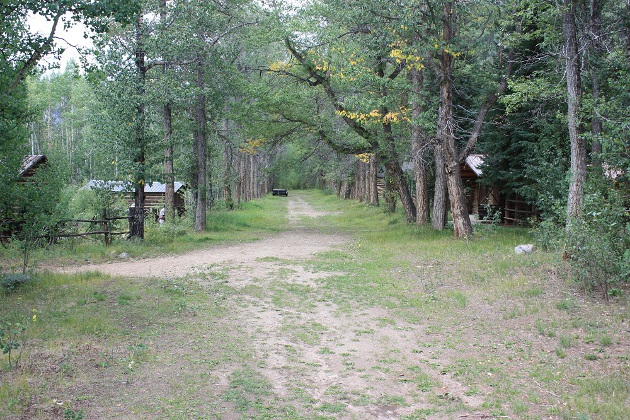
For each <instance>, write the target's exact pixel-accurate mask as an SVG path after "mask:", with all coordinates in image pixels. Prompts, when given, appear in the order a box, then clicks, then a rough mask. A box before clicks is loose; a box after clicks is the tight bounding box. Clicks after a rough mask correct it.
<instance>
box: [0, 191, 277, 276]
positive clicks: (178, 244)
mask: <svg viewBox="0 0 630 420" xmlns="http://www.w3.org/2000/svg"><path fill="white" fill-rule="evenodd" d="M284 205H286V204H285V203H283V202H282V201H278V200H274V199H272V198H271V197H264V198H262V199H260V200H258V201H255V202H248V203H243V204H242V205H241V206H240V208H239V209H238V210H236V211H227V210H216V211H210V212H209V215H208V220H207V229H206V231H204V232H194V231H193V230H192V227H191V226H192V221H191V220H189V219H186V218H184V219H180V220H178V221H176V222H173V223H166V224H164V225H159V224H157V223H153V222H152V221H148V222H147V224H146V225H145V240H144V241H141V242H140V241H128V240H126V239H124V238H121V237H115V238H114V241H113V243H112V245H111V246H109V247H105V246H104V245H103V243H102V238H101V237H98V236H95V237H91V238H92V239H84V240H82V241H81V242H77V240H75V239H64V238H62V239H60V244H59V245H57V246H48V247H45V248H40V249H37V250H35V251H34V253H33V255H32V257H31V260H32V262H33V264H35V265H37V264H45V263H46V262H47V261H50V260H54V261H55V262H56V263H84V262H87V261H89V262H103V261H109V260H116V259H118V258H119V255H121V254H122V253H127V254H128V256H129V257H130V258H142V257H150V256H156V255H164V254H180V253H184V252H187V251H191V250H194V249H199V248H201V247H207V246H211V245H215V244H222V243H238V242H252V241H257V240H260V239H261V238H263V237H265V236H267V235H270V234H274V233H278V232H281V231H282V230H284V229H286V208H285V207H284ZM0 257H1V259H0V269H4V270H6V271H18V270H19V269H21V267H20V264H21V260H20V258H21V255H20V250H19V244H17V243H16V244H13V245H12V246H9V247H8V248H0Z"/></svg>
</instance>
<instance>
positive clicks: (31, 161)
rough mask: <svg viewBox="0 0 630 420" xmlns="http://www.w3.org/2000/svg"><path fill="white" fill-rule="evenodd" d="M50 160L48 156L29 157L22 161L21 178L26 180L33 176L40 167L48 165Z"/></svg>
mask: <svg viewBox="0 0 630 420" xmlns="http://www.w3.org/2000/svg"><path fill="white" fill-rule="evenodd" d="M47 161H48V159H47V158H46V155H28V156H26V157H25V158H24V159H22V166H20V178H24V177H27V176H30V175H32V173H33V172H34V171H35V169H37V168H38V167H39V166H40V165H42V164H44V163H46V162H47Z"/></svg>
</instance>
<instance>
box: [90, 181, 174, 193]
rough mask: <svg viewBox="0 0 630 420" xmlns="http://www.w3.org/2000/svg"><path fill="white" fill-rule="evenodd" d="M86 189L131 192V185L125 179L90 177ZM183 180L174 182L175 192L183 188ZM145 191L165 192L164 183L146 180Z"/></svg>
mask: <svg viewBox="0 0 630 420" xmlns="http://www.w3.org/2000/svg"><path fill="white" fill-rule="evenodd" d="M84 188H86V189H88V190H94V189H100V188H103V189H106V190H109V191H112V192H132V191H133V185H132V184H131V182H127V181H103V180H98V179H92V180H90V182H88V184H87V185H86V186H85V187H84ZM183 188H185V187H184V183H183V182H175V192H178V191H179V190H180V189H183ZM144 192H145V193H156V194H165V193H166V184H163V183H161V182H148V183H146V184H145V186H144Z"/></svg>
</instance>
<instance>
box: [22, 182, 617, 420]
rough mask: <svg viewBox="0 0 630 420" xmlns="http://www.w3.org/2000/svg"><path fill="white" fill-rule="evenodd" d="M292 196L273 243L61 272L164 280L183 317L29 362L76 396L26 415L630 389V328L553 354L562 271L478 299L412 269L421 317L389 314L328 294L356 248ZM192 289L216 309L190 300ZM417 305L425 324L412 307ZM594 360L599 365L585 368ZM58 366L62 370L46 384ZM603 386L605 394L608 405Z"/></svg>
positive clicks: (394, 407) (533, 399)
mask: <svg viewBox="0 0 630 420" xmlns="http://www.w3.org/2000/svg"><path fill="white" fill-rule="evenodd" d="M285 199H286V200H287V206H288V223H289V225H290V229H289V230H288V231H287V232H284V233H282V234H280V235H278V236H272V237H268V238H265V239H262V240H260V241H257V242H255V243H246V244H239V245H230V246H220V247H214V248H210V249H206V250H201V251H195V252H190V253H187V254H185V255H179V256H174V257H161V258H155V259H143V260H124V261H118V262H114V263H107V264H99V265H86V266H81V267H63V268H61V269H60V271H63V272H66V273H71V272H80V271H101V272H103V273H107V274H111V275H112V276H132V277H134V278H136V279H140V280H131V279H130V280H129V281H137V282H143V281H147V280H146V279H144V278H149V279H151V280H149V281H153V280H152V279H156V281H160V282H161V283H160V284H161V285H162V286H161V287H164V288H168V290H169V292H172V293H176V294H178V296H179V295H181V296H182V299H181V302H182V303H181V308H180V311H179V313H180V314H181V316H178V317H177V318H173V319H172V320H171V321H169V322H167V323H166V324H164V323H162V322H157V321H156V322H155V323H153V322H152V321H151V320H150V319H140V318H138V317H136V316H134V313H133V306H130V307H129V308H130V309H129V311H130V313H129V316H128V322H129V324H130V330H131V331H134V329H135V328H136V326H137V328H138V330H142V331H143V332H142V334H138V337H132V338H131V341H133V340H135V343H136V344H134V345H133V346H128V345H122V344H121V343H116V342H111V341H110V340H109V339H108V337H106V336H104V337H102V342H100V343H72V344H71V345H70V346H68V347H67V348H64V350H63V356H60V355H59V354H55V355H52V354H39V355H37V354H36V355H34V356H35V357H31V358H30V359H31V360H34V362H32V364H31V365H30V366H28V367H27V368H28V369H29V370H30V371H32V372H41V373H40V375H42V376H46V375H49V374H50V373H55V374H58V373H59V372H57V370H59V369H63V366H64V363H66V362H68V361H75V362H76V367H75V368H74V370H73V371H72V372H70V373H69V374H66V373H64V372H61V373H62V374H64V375H65V377H66V378H68V383H67V384H57V385H54V386H50V389H52V390H55V389H57V390H59V395H58V397H56V396H55V397H54V398H53V396H52V395H51V396H50V399H51V400H52V401H48V400H37V401H34V402H33V404H32V405H31V407H30V409H29V410H28V411H27V413H25V415H24V416H23V417H22V418H61V417H62V415H64V411H63V410H61V407H67V406H70V405H67V404H66V403H65V401H67V400H72V405H71V407H72V408H73V411H72V412H74V409H76V410H78V409H81V410H82V412H84V413H85V415H86V417H85V418H90V419H91V418H94V419H101V418H117V419H152V418H174V419H175V418H223V419H237V418H244V417H246V418H247V417H250V418H343V419H419V418H430V419H443V418H446V419H448V418H466V419H475V418H562V417H561V416H560V415H558V413H560V412H561V411H562V410H563V409H565V408H566V407H564V405H565V404H566V403H565V399H564V398H563V395H562V394H563V393H566V392H575V390H576V389H577V384H576V383H566V382H563V380H562V378H563V375H564V372H563V370H565V369H567V368H566V366H567V365H569V366H571V368H570V369H575V370H578V371H581V372H584V377H587V376H592V374H593V372H595V373H597V372H600V373H602V374H605V375H608V374H610V373H611V372H619V374H620V375H621V378H622V381H623V378H627V371H628V354H629V352H628V346H627V343H628V340H627V335H628V329H629V328H628V325H627V319H626V320H623V319H622V320H621V321H620V323H619V324H618V325H617V328H620V330H615V331H614V334H619V335H614V337H615V338H614V339H612V340H611V343H608V344H607V347H606V348H605V349H603V348H601V347H602V346H600V345H598V343H597V342H596V339H595V338H593V339H592V340H590V341H587V340H583V339H580V338H579V337H578V338H576V337H574V336H567V340H568V341H567V343H566V345H564V346H563V347H562V349H563V350H562V351H564V352H566V354H562V355H559V354H558V344H557V343H558V340H559V338H558V337H555V333H554V336H552V335H551V333H547V331H552V330H554V329H555V330H558V328H559V327H558V326H556V325H548V324H546V323H545V322H546V321H545V313H546V311H555V310H556V309H554V308H553V305H554V304H556V302H558V299H562V298H563V296H566V295H564V293H565V292H564V291H562V290H561V288H560V281H559V280H558V279H557V278H555V277H554V273H549V278H548V279H545V280H541V281H547V282H548V284H535V283H530V282H527V280H526V279H525V277H523V276H521V275H520V274H518V273H517V274H518V275H515V276H514V279H513V280H510V281H506V282H505V284H503V285H502V286H501V287H502V288H506V289H508V288H509V289H510V290H509V291H508V290H506V289H502V288H501V287H499V288H497V290H496V291H493V293H494V294H493V295H490V296H489V295H487V294H486V295H477V294H476V291H475V288H474V287H468V288H466V289H465V286H464V283H465V282H466V281H468V282H469V283H470V282H471V280H461V279H458V278H452V279H449V282H446V281H445V280H444V276H448V273H449V271H448V270H449V268H448V267H443V266H440V267H439V275H437V274H436V273H435V272H436V270H437V269H436V265H439V264H443V263H442V262H437V261H420V260H419V261H415V262H414V265H413V267H414V271H413V272H411V273H410V272H403V271H400V272H394V273H392V275H396V276H406V278H408V285H409V286H408V287H409V289H408V294H409V297H410V299H411V298H412V296H413V298H414V299H415V298H417V297H418V296H419V297H421V298H422V299H423V302H421V304H416V305H415V306H414V305H410V308H414V309H413V311H408V310H407V309H405V307H404V306H403V305H400V304H396V303H393V304H392V305H391V306H390V305H387V304H385V305H383V304H382V302H378V303H377V302H374V301H370V300H369V299H364V298H363V297H361V296H354V295H352V292H351V291H349V290H350V289H347V290H346V289H342V288H338V287H333V286H332V285H333V284H335V285H336V283H338V282H344V281H347V278H348V274H354V275H356V274H357V273H348V272H345V271H344V269H343V264H341V265H340V264H325V263H322V261H326V258H324V257H325V256H339V255H341V256H344V255H346V254H347V253H348V250H349V249H351V248H352V247H354V246H357V245H356V244H355V243H354V239H353V238H352V237H350V236H346V235H344V234H331V233H326V232H327V231H328V229H324V227H325V226H324V225H323V223H324V220H325V217H324V216H326V215H327V214H326V213H323V212H318V211H316V210H315V209H313V207H311V206H310V205H309V203H308V202H306V201H305V200H304V199H303V198H302V197H300V196H299V195H293V194H292V195H291V196H290V197H289V198H278V200H285ZM338 259H339V258H338ZM341 259H343V258H341ZM355 263H356V262H355ZM456 263H457V262H453V264H456ZM351 267H354V269H356V267H357V265H356V264H353V265H351ZM471 276H472V274H471ZM116 281H121V280H114V279H112V280H111V282H112V285H113V284H114V282H116ZM474 281H477V280H474ZM480 281H482V280H480ZM555 284H557V285H558V287H557V290H554V287H555V286H554V285H555ZM385 286H386V284H378V285H375V286H374V287H385ZM466 287H467V286H466ZM188 288H190V290H193V289H194V291H191V292H190V293H189V292H188V291H187V290H188ZM463 290H465V293H464V292H462V291H463ZM515 290H516V291H517V292H518V291H520V290H522V294H523V296H525V297H527V300H523V302H516V303H510V305H509V306H506V304H505V303H504V302H503V298H502V296H504V295H505V296H507V295H509V296H512V295H513V294H514V291H515ZM199 292H201V294H202V295H205V296H206V297H207V299H204V300H201V301H198V300H195V299H193V298H190V296H194V295H195V294H199ZM518 293H521V292H518ZM530 298H531V299H530ZM111 299H113V297H111ZM575 301H577V299H576V300H575ZM575 301H573V300H572V301H571V302H575ZM529 302H536V306H533V305H531V304H530V303H529ZM567 302H568V300H567ZM158 304H159V302H158ZM422 305H425V306H426V308H427V313H423V312H422V311H421V310H417V309H416V308H419V307H422ZM571 305H575V307H571V308H570V309H571V310H572V311H573V312H572V314H571V315H570V316H568V315H567V316H566V322H567V324H569V323H570V322H573V323H574V326H573V327H571V328H573V329H572V331H577V332H578V333H579V334H582V335H583V332H580V331H581V330H580V329H581V328H583V325H584V324H583V323H581V322H579V320H580V319H581V317H582V316H583V314H582V313H580V308H579V305H577V304H574V303H571ZM589 307H590V308H594V309H595V310H597V311H601V312H602V314H603V315H602V316H605V317H607V319H610V318H615V317H617V319H619V317H620V316H621V317H623V314H624V312H623V308H621V310H620V311H619V312H618V313H617V314H610V313H608V311H614V310H615V309H614V308H612V309H611V308H610V307H606V306H605V305H595V306H589ZM549 308H550V309H549ZM563 310H564V309H563ZM604 312H606V313H604ZM571 320H573V321H571ZM596 320H597V317H594V318H593V320H592V321H588V322H590V323H593V322H599V321H596ZM597 328H600V326H599V325H595V326H593V329H594V330H595V331H597V330H596V329H597ZM624 329H625V331H624ZM555 330H554V331H555ZM594 337H595V336H594ZM560 341H561V342H562V337H560ZM600 350H601V352H600ZM597 352H599V353H597ZM590 353H597V354H600V355H601V356H596V357H595V358H594V359H593V360H592V361H590V360H585V359H584V355H585V354H590ZM556 355H557V356H556ZM560 357H561V359H562V361H561V362H559V361H560V360H561V359H560ZM51 358H52V359H54V360H50V359H51ZM567 361H569V363H566V362H567ZM67 364H68V365H69V364H71V363H69V362H68V363H67ZM50 366H56V367H55V369H56V371H55V372H47V369H49V367H50ZM60 366H61V367H60ZM113 367H115V369H114V368H113ZM64 375H62V376H64ZM570 377H575V375H574V372H572V373H571V375H570ZM622 383H623V382H622ZM609 385H610V384H609V383H608V382H607V383H604V384H603V385H601V388H603V389H604V390H605V391H606V392H608V388H606V387H607V386H609ZM621 386H622V387H623V385H621ZM612 388H613V389H612V391H611V392H614V386H613V387H612ZM600 391H601V390H597V391H596V392H600ZM594 392H595V391H594ZM57 403H59V407H60V408H56V407H55V405H56V404H57ZM626 405H627V402H626ZM594 418H597V417H594ZM602 418H605V417H602Z"/></svg>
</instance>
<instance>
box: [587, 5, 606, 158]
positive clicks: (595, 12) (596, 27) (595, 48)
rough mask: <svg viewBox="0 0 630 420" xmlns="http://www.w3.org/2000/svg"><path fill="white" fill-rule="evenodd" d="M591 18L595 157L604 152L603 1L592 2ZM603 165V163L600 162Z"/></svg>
mask: <svg viewBox="0 0 630 420" xmlns="http://www.w3.org/2000/svg"><path fill="white" fill-rule="evenodd" d="M589 8H590V16H589V25H588V26H589V34H590V38H591V40H590V41H591V42H590V47H591V48H590V50H591V51H590V55H591V58H590V66H591V88H592V90H593V102H594V105H593V115H592V120H591V135H592V138H593V140H592V143H591V151H592V152H593V155H594V156H596V159H598V160H599V158H597V156H598V155H599V154H600V153H601V152H602V142H601V138H602V131H603V123H602V119H601V117H600V116H599V113H598V105H599V103H598V102H599V100H600V97H601V82H600V80H599V75H598V74H597V70H596V68H597V64H599V62H600V60H601V58H602V56H603V53H604V47H603V45H602V40H601V39H602V1H601V0H590V2H589ZM600 163H601V162H600Z"/></svg>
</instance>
